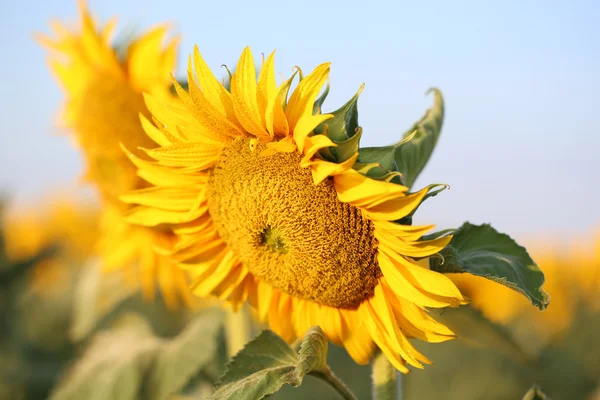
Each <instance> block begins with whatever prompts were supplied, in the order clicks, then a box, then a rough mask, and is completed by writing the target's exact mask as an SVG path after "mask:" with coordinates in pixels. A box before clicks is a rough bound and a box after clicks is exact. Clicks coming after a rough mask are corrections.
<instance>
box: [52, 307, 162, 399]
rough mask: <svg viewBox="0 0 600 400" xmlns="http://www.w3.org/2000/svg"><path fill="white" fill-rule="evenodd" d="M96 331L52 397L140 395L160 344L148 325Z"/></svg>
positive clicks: (135, 396)
mask: <svg viewBox="0 0 600 400" xmlns="http://www.w3.org/2000/svg"><path fill="white" fill-rule="evenodd" d="M133 322H135V320H134V319H131V318H130V319H128V320H127V323H122V324H121V327H120V329H115V330H111V331H107V332H103V333H100V334H98V335H97V336H96V337H95V339H94V340H93V342H92V343H91V345H90V346H89V347H88V348H87V349H86V351H85V353H84V355H83V357H82V358H81V359H80V360H79V361H78V362H77V363H76V364H75V365H74V366H73V367H72V369H71V371H70V373H68V374H67V375H66V376H64V377H63V379H62V380H61V383H60V384H59V386H58V387H57V388H56V389H55V390H54V392H53V393H52V395H51V397H50V398H51V399H53V400H71V399H72V400H78V399H86V400H105V399H106V400H108V399H120V400H128V399H131V400H134V399H138V398H139V392H140V389H141V387H142V383H143V380H144V377H145V375H146V373H147V369H148V368H149V365H150V362H151V360H152V358H153V357H154V354H155V353H156V351H157V349H158V348H159V346H160V343H161V342H160V340H158V339H157V338H155V337H154V336H152V334H151V332H149V328H147V327H144V326H132V324H133Z"/></svg>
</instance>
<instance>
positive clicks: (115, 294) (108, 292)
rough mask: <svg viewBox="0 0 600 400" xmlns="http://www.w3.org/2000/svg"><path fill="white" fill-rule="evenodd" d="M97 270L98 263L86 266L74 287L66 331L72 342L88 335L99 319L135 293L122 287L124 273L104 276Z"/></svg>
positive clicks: (131, 289) (124, 285)
mask: <svg viewBox="0 0 600 400" xmlns="http://www.w3.org/2000/svg"><path fill="white" fill-rule="evenodd" d="M101 268H102V267H101V265H100V263H99V262H98V260H94V261H92V262H90V263H89V264H88V265H86V266H85V268H83V269H82V273H81V277H80V278H79V282H78V284H77V286H76V288H75V293H74V300H73V316H72V322H71V328H70V332H69V336H70V337H71V339H72V340H73V341H75V342H79V341H81V340H83V339H85V338H86V337H87V336H88V335H90V334H91V333H92V332H93V331H94V329H96V328H97V326H98V324H99V322H100V321H101V319H102V318H104V317H105V316H107V315H108V314H109V313H110V312H111V311H112V310H113V309H114V308H115V307H117V306H118V305H119V304H121V303H122V302H123V301H124V300H125V299H128V298H130V297H132V296H133V295H134V294H135V292H136V291H137V289H136V288H134V287H133V285H128V284H126V282H125V275H124V274H118V273H113V274H106V273H103V272H102V271H101Z"/></svg>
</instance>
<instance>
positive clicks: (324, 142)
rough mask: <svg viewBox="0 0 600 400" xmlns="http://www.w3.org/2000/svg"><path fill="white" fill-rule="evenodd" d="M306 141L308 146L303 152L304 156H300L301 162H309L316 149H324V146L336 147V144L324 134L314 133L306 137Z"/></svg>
mask: <svg viewBox="0 0 600 400" xmlns="http://www.w3.org/2000/svg"><path fill="white" fill-rule="evenodd" d="M306 143H308V146H307V148H306V151H305V152H304V157H303V158H302V161H301V164H302V163H306V162H309V161H310V159H311V158H312V157H313V156H314V155H315V154H317V151H319V150H321V149H324V148H325V147H336V146H337V144H335V143H333V142H332V141H331V139H329V138H328V137H327V136H325V135H315V136H312V137H309V138H307V141H306Z"/></svg>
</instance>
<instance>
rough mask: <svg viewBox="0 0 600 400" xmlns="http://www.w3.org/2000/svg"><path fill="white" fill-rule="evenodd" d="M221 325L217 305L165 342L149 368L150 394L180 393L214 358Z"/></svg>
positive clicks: (167, 396) (162, 396)
mask: <svg viewBox="0 0 600 400" xmlns="http://www.w3.org/2000/svg"><path fill="white" fill-rule="evenodd" d="M222 327H223V313H222V312H221V311H220V310H218V309H216V308H215V309H209V310H205V311H203V312H202V313H201V314H200V315H199V316H198V317H196V318H195V319H194V320H193V321H192V322H190V324H189V325H188V326H187V327H186V328H185V329H184V330H183V332H181V333H180V334H179V336H177V337H176V338H175V339H173V340H172V341H171V342H169V343H167V344H166V345H165V346H163V348H161V350H160V352H159V353H158V355H157V357H156V360H155V362H154V365H153V367H152V370H151V372H150V378H149V381H148V390H147V392H148V397H149V398H150V399H156V400H159V399H167V398H169V397H170V396H172V395H174V394H177V393H179V392H180V391H181V390H182V389H183V388H184V387H185V386H186V385H187V383H188V382H189V381H190V380H191V379H192V378H193V377H194V376H195V375H197V374H198V373H199V372H200V371H201V370H202V369H203V368H204V367H205V366H206V365H208V364H209V363H210V362H211V361H212V360H213V359H214V358H215V355H216V352H217V351H218V336H219V334H220V332H221V329H222Z"/></svg>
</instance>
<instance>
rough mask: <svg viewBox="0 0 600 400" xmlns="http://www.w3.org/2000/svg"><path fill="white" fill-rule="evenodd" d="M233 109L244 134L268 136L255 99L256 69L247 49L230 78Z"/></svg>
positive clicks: (250, 53)
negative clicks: (244, 131)
mask: <svg viewBox="0 0 600 400" xmlns="http://www.w3.org/2000/svg"><path fill="white" fill-rule="evenodd" d="M231 95H232V97H233V109H234V110H235V115H236V116H237V119H238V121H240V124H242V126H243V127H244V129H245V130H246V132H249V133H251V134H253V135H254V136H256V137H265V136H267V137H268V136H269V133H268V132H267V130H266V129H265V128H264V127H263V124H262V119H261V117H260V112H259V108H258V102H257V99H256V69H255V68H254V58H253V56H252V52H251V51H250V48H249V47H246V48H245V49H244V51H243V52H242V56H241V57H240V60H239V62H238V65H237V68H236V70H235V73H234V74H233V77H232V78H231Z"/></svg>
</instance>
